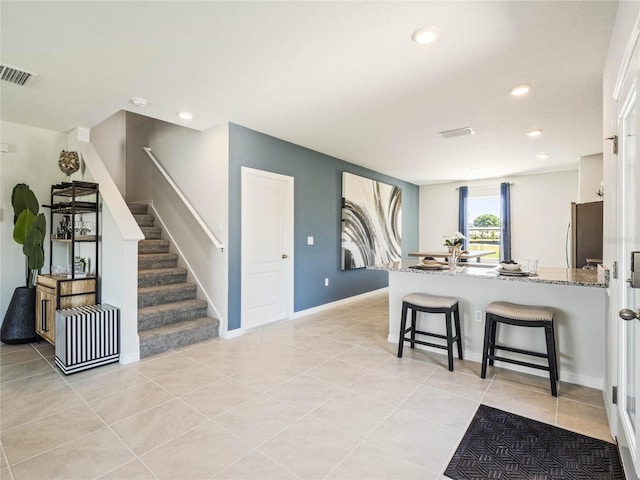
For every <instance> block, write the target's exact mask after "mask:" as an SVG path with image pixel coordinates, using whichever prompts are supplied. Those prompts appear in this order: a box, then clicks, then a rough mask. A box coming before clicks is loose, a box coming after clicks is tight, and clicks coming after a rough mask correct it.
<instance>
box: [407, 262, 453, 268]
mask: <svg viewBox="0 0 640 480" xmlns="http://www.w3.org/2000/svg"><path fill="white" fill-rule="evenodd" d="M409 268H417V269H418V270H443V269H445V268H449V267H448V266H447V265H443V264H442V263H433V264H429V265H426V264H424V263H419V264H417V265H411V266H410V267H409Z"/></svg>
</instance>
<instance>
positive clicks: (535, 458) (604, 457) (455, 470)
mask: <svg viewBox="0 0 640 480" xmlns="http://www.w3.org/2000/svg"><path fill="white" fill-rule="evenodd" d="M444 474H445V475H446V476H448V477H449V478H453V479H454V480H463V479H464V480H470V479H473V480H487V479H500V480H512V479H513V480H516V479H517V480H561V479H562V480H565V479H566V480H574V479H581V480H582V479H589V480H609V479H611V480H613V479H615V480H618V479H622V480H623V479H624V478H625V477H624V473H623V470H622V464H621V462H620V455H619V454H618V447H617V446H616V445H615V444H613V443H609V442H605V441H603V440H598V439H596V438H591V437H587V436H585V435H580V434H579V433H574V432H570V431H568V430H564V429H563V428H558V427H555V426H553V425H547V424H546V423H542V422H538V421H536V420H531V419H529V418H525V417H521V416H520V415H515V414H513V413H509V412H503V411H502V410H498V409H497V408H492V407H488V406H486V405H480V407H479V408H478V411H477V412H476V414H475V416H474V417H473V420H471V424H470V425H469V428H468V429H467V431H466V433H465V434H464V437H463V438H462V441H461V442H460V445H458V449H457V450H456V453H455V454H454V455H453V458H452V459H451V462H450V463H449V466H448V467H447V469H446V470H445V472H444Z"/></svg>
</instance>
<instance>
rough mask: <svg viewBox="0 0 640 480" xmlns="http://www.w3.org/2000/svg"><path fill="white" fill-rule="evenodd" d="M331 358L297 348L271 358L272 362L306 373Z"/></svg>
mask: <svg viewBox="0 0 640 480" xmlns="http://www.w3.org/2000/svg"><path fill="white" fill-rule="evenodd" d="M330 358H331V357H327V356H326V355H321V354H319V353H314V352H312V351H311V350H304V349H302V348H295V349H289V350H284V351H283V352H281V353H280V355H278V356H276V357H273V358H271V359H270V360H272V361H274V362H277V363H278V364H279V365H281V366H283V367H285V368H290V369H292V370H295V371H297V372H300V373H302V372H306V371H307V370H309V369H311V368H313V367H317V366H318V365H320V364H321V363H324V362H326V361H327V360H329V359H330Z"/></svg>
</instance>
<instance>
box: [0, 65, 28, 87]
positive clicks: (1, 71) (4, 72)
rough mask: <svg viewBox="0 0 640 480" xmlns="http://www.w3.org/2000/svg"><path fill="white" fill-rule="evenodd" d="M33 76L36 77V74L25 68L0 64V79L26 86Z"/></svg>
mask: <svg viewBox="0 0 640 480" xmlns="http://www.w3.org/2000/svg"><path fill="white" fill-rule="evenodd" d="M35 77H37V75H36V74H34V73H31V72H27V71H26V70H20V69H19V68H16V67H12V66H10V65H0V79H2V80H4V81H6V82H10V83H15V84H16V85H20V86H21V87H26V86H27V85H28V84H29V83H30V82H31V81H32V80H33V79H34V78H35Z"/></svg>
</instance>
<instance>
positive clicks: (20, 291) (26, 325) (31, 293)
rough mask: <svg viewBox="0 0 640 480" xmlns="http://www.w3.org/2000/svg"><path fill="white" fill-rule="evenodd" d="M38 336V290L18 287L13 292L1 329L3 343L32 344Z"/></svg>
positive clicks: (0, 336) (0, 335) (0, 338)
mask: <svg viewBox="0 0 640 480" xmlns="http://www.w3.org/2000/svg"><path fill="white" fill-rule="evenodd" d="M37 339H38V337H37V335H36V288H35V287H31V288H29V287H18V288H16V289H15V290H14V292H13V297H11V303H9V308H8V309H7V313H6V314H5V316H4V321H3V322H2V328H1V329H0V341H2V342H3V343H9V344H17V343H31V342H35V341H36V340H37Z"/></svg>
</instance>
